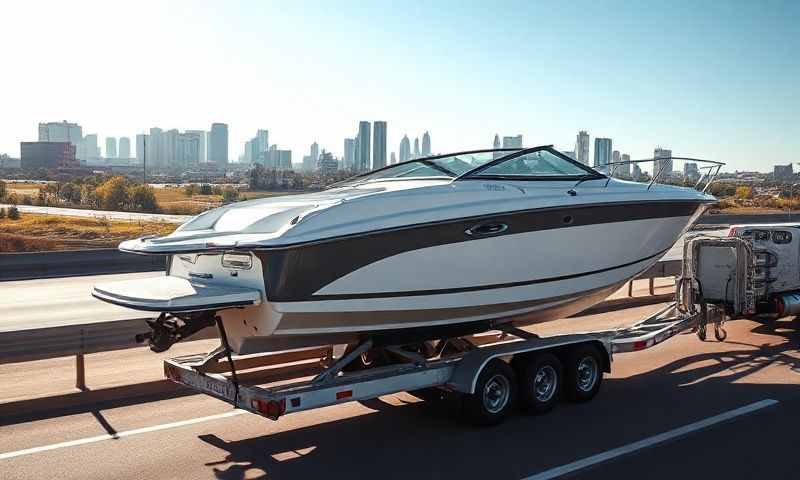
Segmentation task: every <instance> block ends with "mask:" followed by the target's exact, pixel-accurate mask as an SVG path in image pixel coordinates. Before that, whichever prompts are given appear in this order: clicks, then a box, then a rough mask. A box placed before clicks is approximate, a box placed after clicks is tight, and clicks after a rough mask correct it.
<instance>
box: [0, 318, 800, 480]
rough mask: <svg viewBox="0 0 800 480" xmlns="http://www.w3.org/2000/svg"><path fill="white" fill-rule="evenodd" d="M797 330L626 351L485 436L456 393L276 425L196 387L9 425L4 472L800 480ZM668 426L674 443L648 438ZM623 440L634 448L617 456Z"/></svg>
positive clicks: (7, 476) (759, 328) (741, 324)
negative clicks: (574, 387)
mask: <svg viewBox="0 0 800 480" xmlns="http://www.w3.org/2000/svg"><path fill="white" fill-rule="evenodd" d="M640 314H641V312H637V315H640ZM617 315H618V316H620V320H621V316H624V315H625V313H624V312H620V313H617ZM629 316H631V315H630V314H629ZM798 329H800V323H798V322H797V321H795V322H780V323H779V324H778V328H775V327H769V326H764V325H761V324H758V323H755V322H750V321H736V322H731V323H729V324H728V332H729V336H728V339H729V340H728V342H726V343H718V342H716V341H709V342H700V341H699V340H698V339H697V338H696V337H695V336H694V335H691V334H687V335H682V336H679V337H677V338H675V339H673V340H671V341H669V342H667V343H665V344H663V345H661V346H659V347H657V348H654V349H651V350H647V351H644V352H638V353H631V354H622V355H617V356H616V357H615V362H614V365H613V370H614V372H613V374H611V375H610V376H608V377H607V378H606V380H605V382H604V384H603V387H602V391H601V392H600V395H599V396H598V397H597V398H596V399H595V400H593V401H592V402H590V403H586V404H577V405H575V404H566V403H564V404H561V405H559V407H558V408H556V410H555V411H553V412H551V413H549V414H546V415H543V416H524V415H516V416H513V417H511V418H510V419H509V420H508V421H507V422H506V423H504V424H503V425H500V426H498V427H493V428H488V429H486V428H474V427H471V426H466V425H464V424H462V423H460V422H459V416H458V402H457V401H456V400H455V399H445V400H429V401H420V399H419V398H417V397H415V396H413V395H410V394H407V393H401V394H396V395H389V396H385V397H381V398H380V399H378V400H374V401H370V402H364V403H345V404H341V405H336V406H332V407H327V408H324V409H320V410H316V411H310V412H301V413H297V414H291V415H288V416H286V417H283V418H282V419H281V420H280V421H278V422H272V421H269V420H266V419H263V418H261V417H257V416H254V415H251V414H249V413H241V412H240V411H234V410H232V409H231V408H230V407H229V406H228V405H227V404H224V403H222V402H220V401H217V400H214V399H212V398H209V397H206V396H202V395H195V396H189V397H182V398H175V399H168V400H158V401H151V402H143V403H136V404H129V403H120V404H98V405H87V406H86V408H85V409H84V410H82V411H81V412H78V413H73V414H70V415H65V416H55V415H54V413H53V412H48V413H47V414H46V415H43V416H42V418H41V419H28V420H26V421H24V422H17V423H14V422H13V421H6V422H4V421H3V420H2V419H0V425H3V426H0V472H2V478H3V479H4V480H12V479H30V478H52V477H55V476H57V477H58V478H60V479H71V478H80V479H94V478H97V479H107V478H115V479H134V478H137V479H138V478H148V479H150V478H159V479H168V478H169V479H171V478H176V479H178V478H181V479H183V478H221V479H243V478H276V479H280V478H365V477H379V478H491V479H517V480H520V479H528V478H554V477H553V476H552V474H553V472H554V470H553V469H558V468H562V467H564V466H565V465H566V466H569V465H572V466H573V467H574V466H575V462H583V463H591V462H588V461H587V460H592V459H594V460H595V463H593V464H592V465H591V466H589V467H588V468H583V469H578V470H576V471H574V472H572V473H571V476H570V477H569V478H587V479H588V478H615V479H616V478H623V479H624V478H631V479H634V478H635V479H637V480H638V479H641V478H664V479H675V478H726V479H739V478H795V477H796V476H797V475H796V472H797V469H798V467H800V459H798V457H797V455H796V449H797V442H796V438H797V429H798V427H799V426H800V420H799V418H800V417H798V415H797V411H798V408H799V407H800V388H798V382H799V381H800V375H798V373H797V372H798V371H800V352H799V351H798V347H799V346H800V345H799V344H798V337H797V334H798ZM108 368H112V366H110V365H109V366H108ZM120 368H124V365H120ZM0 378H2V374H1V372H0ZM754 405H755V407H753V406H754ZM742 407H745V408H750V409H752V411H749V412H747V411H745V412H744V413H742V411H741V408H742ZM698 422H700V423H699V424H698ZM665 432H666V433H668V434H671V435H672V437H670V436H669V435H667V437H668V441H665V442H661V443H655V444H654V443H653V442H654V441H655V442H657V441H658V440H659V439H663V438H664V437H663V436H661V434H664V433H665ZM676 432H677V433H676ZM620 449H622V451H623V452H627V453H626V454H624V455H621V456H617V457H614V455H613V453H614V452H617V453H619V452H620ZM598 455H599V457H598ZM598 459H599V460H598ZM540 474H544V476H540V477H536V475H540Z"/></svg>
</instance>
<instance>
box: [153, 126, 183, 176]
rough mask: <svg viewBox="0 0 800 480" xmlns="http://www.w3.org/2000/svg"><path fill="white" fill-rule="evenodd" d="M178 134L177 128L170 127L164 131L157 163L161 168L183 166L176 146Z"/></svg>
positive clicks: (174, 168)
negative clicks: (159, 159) (159, 157)
mask: <svg viewBox="0 0 800 480" xmlns="http://www.w3.org/2000/svg"><path fill="white" fill-rule="evenodd" d="M179 136H180V132H179V131H178V129H177V128H171V129H169V130H167V131H166V132H164V135H163V139H164V140H163V143H162V148H163V150H162V153H161V163H159V164H158V165H159V166H160V167H161V168H166V169H170V170H182V169H183V168H184V165H183V157H182V155H179V152H180V148H179V146H178V137H179Z"/></svg>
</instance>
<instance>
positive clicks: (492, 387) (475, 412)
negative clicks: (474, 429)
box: [462, 359, 517, 426]
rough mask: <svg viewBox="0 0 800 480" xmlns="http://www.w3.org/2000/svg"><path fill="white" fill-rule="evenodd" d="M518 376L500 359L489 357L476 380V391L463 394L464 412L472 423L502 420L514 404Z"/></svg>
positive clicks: (492, 422) (482, 423) (493, 423)
mask: <svg viewBox="0 0 800 480" xmlns="http://www.w3.org/2000/svg"><path fill="white" fill-rule="evenodd" d="M516 393H517V380H516V378H515V375H514V370H512V369H511V367H510V366H508V364H507V363H506V362H504V361H502V360H499V359H493V360H490V361H489V363H487V364H486V365H485V366H484V367H483V370H481V373H480V374H479V375H478V381H477V383H476V384H475V393H472V394H466V395H464V397H463V404H462V408H463V413H464V416H465V417H466V419H467V420H468V421H470V422H471V423H473V424H475V425H481V426H490V425H497V424H499V423H502V422H503V420H505V419H506V417H507V416H508V414H509V413H510V412H511V409H512V408H513V407H514V399H515V397H516Z"/></svg>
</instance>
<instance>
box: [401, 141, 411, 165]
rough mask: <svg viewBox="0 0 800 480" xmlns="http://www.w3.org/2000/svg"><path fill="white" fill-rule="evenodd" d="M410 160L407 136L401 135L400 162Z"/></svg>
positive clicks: (409, 145)
mask: <svg viewBox="0 0 800 480" xmlns="http://www.w3.org/2000/svg"><path fill="white" fill-rule="evenodd" d="M410 159H411V141H410V140H409V139H408V135H403V139H402V140H400V161H401V162H407V161H408V160H410Z"/></svg>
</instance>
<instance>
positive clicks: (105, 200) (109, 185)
mask: <svg viewBox="0 0 800 480" xmlns="http://www.w3.org/2000/svg"><path fill="white" fill-rule="evenodd" d="M96 191H97V197H98V199H99V202H100V205H101V206H102V208H103V209H105V210H124V209H125V207H126V206H127V205H128V204H129V203H130V196H129V195H128V182H127V181H126V180H125V178H123V177H111V178H110V179H109V180H107V181H106V182H104V183H103V184H102V185H100V186H99V187H97V190H96Z"/></svg>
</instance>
